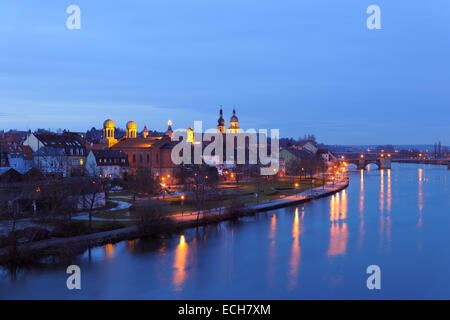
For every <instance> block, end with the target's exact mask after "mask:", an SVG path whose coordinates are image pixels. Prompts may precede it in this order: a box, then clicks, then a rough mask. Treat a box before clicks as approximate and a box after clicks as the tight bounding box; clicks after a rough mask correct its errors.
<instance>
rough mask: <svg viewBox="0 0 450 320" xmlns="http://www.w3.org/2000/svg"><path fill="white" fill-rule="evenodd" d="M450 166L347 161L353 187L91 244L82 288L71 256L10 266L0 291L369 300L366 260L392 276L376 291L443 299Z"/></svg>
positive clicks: (449, 287) (449, 294)
mask: <svg viewBox="0 0 450 320" xmlns="http://www.w3.org/2000/svg"><path fill="white" fill-rule="evenodd" d="M449 174H450V170H447V168H446V167H443V168H441V167H439V166H422V165H409V164H405V165H400V164H394V165H393V167H392V170H374V169H373V168H372V170H371V171H368V170H365V171H360V170H355V171H351V172H350V185H349V187H348V189H346V190H345V191H342V192H339V193H337V194H335V195H334V196H331V197H326V198H322V199H318V200H315V201H313V202H310V203H305V204H304V205H303V206H299V207H298V208H296V207H295V206H294V207H290V208H283V209H279V210H276V211H269V212H267V213H259V214H256V215H254V216H249V217H245V218H242V219H239V221H238V223H229V222H225V223H220V224H218V226H217V227H216V226H208V227H199V228H198V229H188V230H185V231H184V234H183V235H181V236H180V235H179V236H175V237H164V238H162V239H158V240H154V239H151V240H150V239H148V240H147V239H140V240H138V241H123V242H119V243H117V244H114V245H112V244H110V245H105V246H102V247H95V248H92V249H91V250H87V251H86V252H85V253H84V254H83V255H81V256H80V257H77V258H76V259H74V260H75V261H70V263H71V264H77V265H79V266H80V267H81V269H82V272H83V273H82V276H83V280H82V281H83V290H82V291H81V292H78V293H76V295H75V294H74V293H73V292H71V291H70V290H67V289H66V287H65V286H64V283H65V279H66V276H67V275H66V273H65V267H66V266H62V267H61V266H57V267H55V268H53V269H45V270H42V269H40V270H35V269H33V270H32V272H31V273H20V274H18V278H17V279H15V280H12V279H11V278H8V277H7V276H5V275H7V272H4V271H5V270H7V269H3V272H0V298H44V299H46V298H55V297H57V298H61V299H72V298H85V299H108V298H118V299H122V298H130V299H174V298H175V299H299V298H306V299H315V298H324V299H328V298H331V299H336V298H338V299H339V298H351V299H357V298H362V299H366V298H373V297H374V295H373V294H374V292H371V291H369V290H367V288H366V286H365V281H366V279H367V278H366V277H365V270H366V268H367V265H368V264H378V265H380V266H381V267H382V269H383V270H386V272H387V273H385V274H387V275H389V276H386V277H383V278H382V281H383V284H382V285H383V286H384V289H383V290H381V291H380V292H377V297H380V298H397V299H399V298H400V299H403V298H408V299H409V298H411V299H417V298H431V299H435V298H444V299H448V298H450V280H449V279H448V277H446V274H447V270H448V269H449V268H450V258H449V249H448V245H447V243H448V242H449V241H450V215H448V214H447V212H448V199H449V197H448V195H449V187H448V184H447V181H449V180H448V176H449ZM425 188H426V190H425ZM424 204H426V206H425V205H424ZM424 217H426V220H425V219H424ZM424 224H425V225H426V228H424V227H423V225H424ZM411 279H414V281H411Z"/></svg>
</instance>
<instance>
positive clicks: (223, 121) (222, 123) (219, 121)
mask: <svg viewBox="0 0 450 320" xmlns="http://www.w3.org/2000/svg"><path fill="white" fill-rule="evenodd" d="M217 122H218V124H219V126H223V125H225V120H224V119H223V111H222V106H220V117H219V120H217Z"/></svg>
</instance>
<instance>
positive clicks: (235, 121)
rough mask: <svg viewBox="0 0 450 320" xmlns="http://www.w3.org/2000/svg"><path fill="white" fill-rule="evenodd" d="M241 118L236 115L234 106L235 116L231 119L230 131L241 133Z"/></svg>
mask: <svg viewBox="0 0 450 320" xmlns="http://www.w3.org/2000/svg"><path fill="white" fill-rule="evenodd" d="M239 131H240V129H239V119H238V117H237V116H236V108H233V116H231V119H230V126H229V127H228V132H229V133H239Z"/></svg>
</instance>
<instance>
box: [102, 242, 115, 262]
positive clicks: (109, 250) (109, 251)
mask: <svg viewBox="0 0 450 320" xmlns="http://www.w3.org/2000/svg"><path fill="white" fill-rule="evenodd" d="M104 249H105V257H106V258H107V259H111V258H113V257H114V245H113V244H112V243H108V244H107V245H105V247H104Z"/></svg>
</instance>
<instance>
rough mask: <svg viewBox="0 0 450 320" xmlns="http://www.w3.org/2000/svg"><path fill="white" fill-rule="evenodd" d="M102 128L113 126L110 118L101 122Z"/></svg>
mask: <svg viewBox="0 0 450 320" xmlns="http://www.w3.org/2000/svg"><path fill="white" fill-rule="evenodd" d="M103 128H105V129H106V128H114V121H112V120H111V119H108V120H105V122H103Z"/></svg>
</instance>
